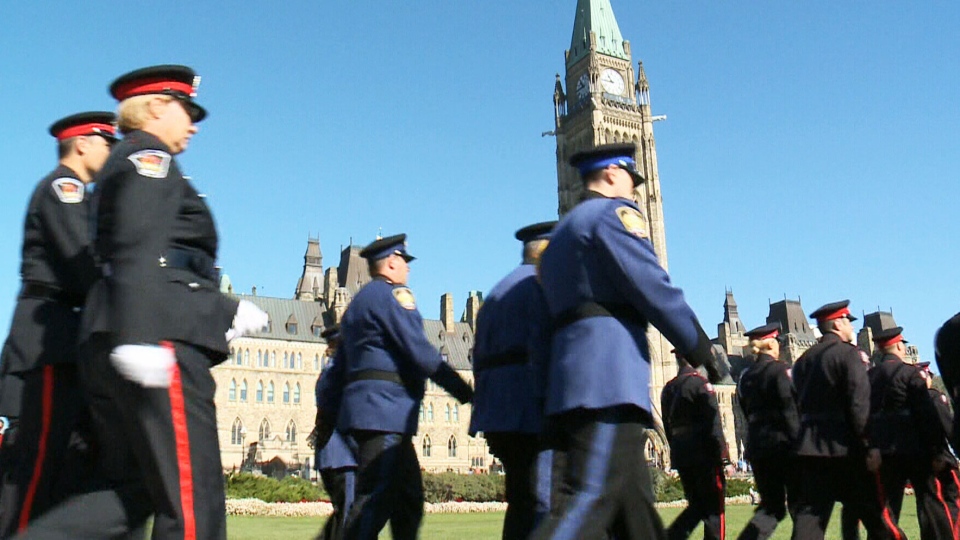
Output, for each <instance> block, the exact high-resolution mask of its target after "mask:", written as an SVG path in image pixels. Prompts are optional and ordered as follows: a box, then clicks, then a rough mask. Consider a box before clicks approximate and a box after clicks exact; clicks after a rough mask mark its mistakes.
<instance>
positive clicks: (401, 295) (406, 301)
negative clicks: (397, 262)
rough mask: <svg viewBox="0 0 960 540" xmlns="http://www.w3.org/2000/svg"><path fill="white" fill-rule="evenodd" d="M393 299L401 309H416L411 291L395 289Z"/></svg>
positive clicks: (403, 288)
mask: <svg viewBox="0 0 960 540" xmlns="http://www.w3.org/2000/svg"><path fill="white" fill-rule="evenodd" d="M393 297H394V298H395V299H396V300H397V303H399V304H400V307H402V308H403V309H417V300H416V298H414V297H413V291H411V290H410V289H408V288H406V287H397V288H396V289H394V290H393Z"/></svg>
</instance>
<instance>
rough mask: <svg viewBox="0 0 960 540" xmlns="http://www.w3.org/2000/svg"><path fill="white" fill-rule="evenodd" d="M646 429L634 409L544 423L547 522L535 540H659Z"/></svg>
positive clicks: (660, 530) (583, 412) (661, 534)
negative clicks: (548, 460)
mask: <svg viewBox="0 0 960 540" xmlns="http://www.w3.org/2000/svg"><path fill="white" fill-rule="evenodd" d="M646 428H647V423H646V422H645V421H644V418H643V417H642V413H641V412H640V411H639V409H632V408H631V409H629V410H626V411H624V410H619V409H617V408H612V409H598V410H584V409H578V410H575V411H571V412H567V413H563V414H560V415H556V416H554V417H552V418H551V419H550V422H549V427H548V429H547V432H546V437H547V444H548V446H549V448H551V449H552V450H553V452H554V453H553V481H552V483H551V484H552V485H551V487H552V490H551V491H552V492H551V508H550V516H549V517H548V518H547V519H546V520H545V521H543V522H542V523H541V524H540V525H539V526H538V527H537V529H536V530H535V531H534V532H533V535H532V536H531V538H533V539H536V540H545V539H556V540H560V539H563V540H567V539H604V538H607V534H608V531H609V532H610V533H611V534H612V535H613V536H614V537H616V538H617V539H618V540H627V539H630V538H649V539H660V540H662V539H663V538H664V531H663V524H662V523H661V521H660V516H659V515H658V514H657V512H656V510H655V509H654V506H653V504H654V497H653V486H652V484H651V482H650V474H649V472H648V471H647V464H646V461H645V460H644V458H643V448H644V445H645V444H646V441H647V436H646Z"/></svg>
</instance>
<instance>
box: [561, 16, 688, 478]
mask: <svg viewBox="0 0 960 540" xmlns="http://www.w3.org/2000/svg"><path fill="white" fill-rule="evenodd" d="M565 60H566V62H565V64H566V66H565V67H566V79H565V81H561V79H560V75H559V74H558V75H557V80H556V85H555V87H554V92H553V104H554V113H555V115H554V117H555V126H556V127H555V130H554V133H555V134H556V138H557V192H558V195H559V213H560V215H561V216H562V215H563V214H565V213H566V212H567V211H569V210H570V209H571V208H573V207H574V205H576V204H577V202H578V201H579V200H580V197H581V195H582V191H583V188H582V187H581V182H580V175H579V173H578V172H577V170H576V169H574V168H573V167H571V166H570V165H568V164H567V160H568V159H569V158H570V156H572V155H573V154H575V153H576V152H579V151H581V150H586V149H589V148H593V147H595V146H597V145H601V144H606V143H618V142H632V143H634V144H636V145H637V155H636V156H634V159H635V160H636V162H637V168H638V169H640V171H642V173H643V176H644V178H646V182H644V183H643V184H641V185H640V186H639V187H637V188H636V190H635V191H634V199H635V200H636V201H637V203H638V204H639V206H640V209H641V210H642V211H643V214H644V216H645V217H646V219H647V225H648V231H649V233H650V241H651V242H652V243H653V249H654V251H655V252H656V254H657V258H658V259H659V261H660V265H661V266H663V267H664V268H667V243H666V236H665V235H664V227H663V204H662V201H661V198H660V175H659V174H658V172H657V150H656V145H655V144H654V139H653V122H654V117H653V116H652V114H651V112H650V86H649V85H648V84H647V76H646V73H644V70H643V62H638V64H637V68H636V70H634V67H633V57H632V55H631V47H630V42H629V41H625V40H624V39H623V36H622V35H621V34H620V26H619V25H618V24H617V19H616V17H615V16H614V14H613V8H612V7H611V5H610V0H577V13H576V17H575V18H574V22H573V37H572V39H571V40H570V49H569V50H567V51H566V53H565ZM564 87H566V91H564ZM647 338H648V340H649V344H650V361H651V377H650V393H651V398H652V399H651V402H652V403H653V407H654V413H655V414H654V416H655V417H656V421H657V423H658V430H657V431H658V432H659V433H658V436H654V437H652V439H653V445H652V447H651V448H648V451H650V453H651V454H654V453H655V454H659V455H649V456H648V457H650V458H654V459H655V460H659V462H660V464H662V463H663V461H662V451H663V449H664V448H666V441H665V440H663V438H662V434H663V432H662V429H661V428H660V427H659V426H660V425H662V423H661V419H660V411H659V404H660V392H661V391H662V390H663V385H664V383H665V382H666V381H668V380H670V379H672V378H673V377H675V376H676V374H677V368H676V362H675V360H674V358H673V355H672V354H671V353H670V351H671V349H672V348H673V347H672V346H671V345H670V343H669V342H668V341H667V340H666V339H664V337H663V336H662V335H661V334H660V332H659V331H657V330H656V329H655V328H653V327H651V328H650V330H649V331H648V332H647ZM658 458H660V459H658Z"/></svg>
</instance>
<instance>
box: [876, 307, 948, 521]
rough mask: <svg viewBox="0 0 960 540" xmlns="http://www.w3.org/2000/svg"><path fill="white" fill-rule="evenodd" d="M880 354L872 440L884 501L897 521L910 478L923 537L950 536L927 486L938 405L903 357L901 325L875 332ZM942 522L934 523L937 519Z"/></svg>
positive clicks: (923, 381) (935, 442) (935, 435)
mask: <svg viewBox="0 0 960 540" xmlns="http://www.w3.org/2000/svg"><path fill="white" fill-rule="evenodd" d="M873 340H874V342H875V343H876V344H877V348H878V349H879V350H880V351H882V353H883V356H882V357H881V358H880V359H879V360H878V361H877V363H876V365H875V366H874V367H872V368H870V371H868V372H867V376H868V377H869V379H870V422H869V423H868V430H869V434H870V440H871V442H873V444H874V446H876V447H877V448H878V449H879V450H880V455H881V456H882V458H883V464H882V465H881V466H880V479H881V481H882V484H883V494H884V495H885V496H886V503H887V505H888V506H889V508H890V511H891V512H892V513H893V519H894V521H896V522H898V523H899V520H900V509H901V507H902V506H903V490H904V488H905V487H906V484H907V482H908V481H909V482H910V483H911V484H912V485H913V490H914V494H915V498H916V503H917V519H918V521H919V522H920V532H921V537H922V538H951V537H952V536H953V531H952V529H951V528H949V527H947V526H946V525H947V524H946V522H945V520H941V519H937V515H938V514H942V513H943V505H942V501H938V500H937V499H938V497H937V495H936V494H935V493H931V492H930V491H928V489H927V478H929V477H930V476H931V475H932V468H933V462H934V459H935V457H936V456H935V452H934V446H935V445H936V444H937V442H938V438H942V437H937V436H938V435H940V434H941V431H940V429H939V428H938V427H937V426H938V425H939V422H938V418H937V416H936V410H935V409H934V405H933V402H931V401H930V394H929V393H928V392H927V383H926V380H925V379H924V378H923V375H922V374H921V371H920V369H918V368H917V367H916V366H913V365H910V364H907V363H904V361H903V358H904V357H905V356H906V352H907V349H906V343H907V341H906V340H905V339H903V328H901V327H899V326H898V327H895V328H888V329H886V330H881V331H879V332H877V334H876V335H875V336H874V337H873ZM938 523H939V525H940V526H941V529H940V530H937V529H936V526H937V524H938Z"/></svg>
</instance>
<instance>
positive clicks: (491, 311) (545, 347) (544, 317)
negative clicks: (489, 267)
mask: <svg viewBox="0 0 960 540" xmlns="http://www.w3.org/2000/svg"><path fill="white" fill-rule="evenodd" d="M549 325H550V314H549V312H548V311H547V304H546V300H545V299H544V297H543V290H542V289H541V288H540V283H538V282H537V276H536V268H535V267H534V266H533V265H532V264H524V265H521V266H519V267H518V268H516V269H515V270H513V271H512V272H511V273H510V274H508V275H507V276H506V277H505V278H503V279H502V280H500V282H499V283H497V284H496V285H495V286H494V287H493V289H492V290H491V291H490V294H489V295H488V296H487V298H486V300H484V302H483V307H482V308H481V309H480V313H479V314H478V315H477V331H476V343H475V345H474V348H473V372H474V380H475V381H476V388H475V390H474V392H475V393H474V396H473V413H472V416H471V418H470V434H471V435H474V434H476V433H477V432H478V431H486V432H521V433H539V432H540V425H541V421H542V414H543V413H542V406H543V405H542V395H543V392H542V390H541V389H539V388H538V386H539V385H538V383H537V380H538V379H539V378H540V377H537V374H536V373H535V371H534V370H535V369H536V367H535V366H538V365H542V364H543V362H537V361H535V358H536V357H537V355H546V354H548V353H549V346H550V341H549V331H550V328H549ZM503 355H511V356H512V357H513V358H516V359H517V360H519V359H521V358H523V357H524V356H525V357H526V360H527V361H526V362H522V363H513V364H510V365H501V366H499V367H490V365H489V362H490V361H491V359H497V358H498V357H500V358H502V357H503Z"/></svg>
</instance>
